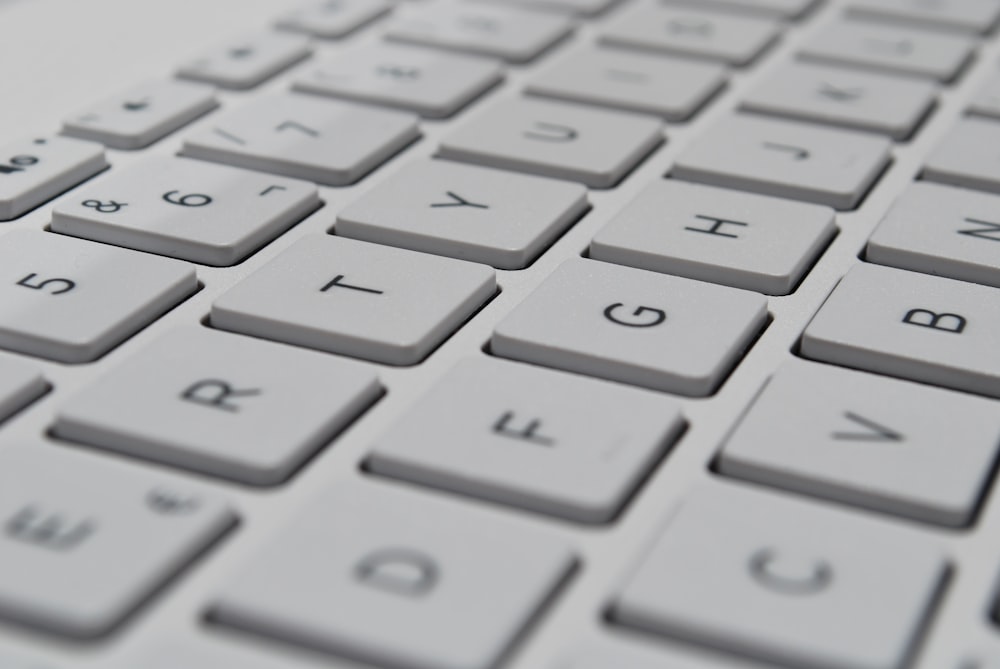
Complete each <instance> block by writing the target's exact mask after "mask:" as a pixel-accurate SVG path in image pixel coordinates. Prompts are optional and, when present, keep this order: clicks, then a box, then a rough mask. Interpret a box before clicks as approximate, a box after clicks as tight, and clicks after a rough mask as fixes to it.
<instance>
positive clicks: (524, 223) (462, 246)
mask: <svg viewBox="0 0 1000 669" xmlns="http://www.w3.org/2000/svg"><path fill="white" fill-rule="evenodd" d="M587 207H588V204H587V190H586V189H585V188H584V187H583V186H580V185H579V184H573V183H567V182H564V181H556V180H554V179H546V178H543V177H534V176H528V175H523V174H517V173H514V172H505V171H500V170H491V169H488V168H485V167H476V166H473V165H462V164H459V163H452V162H448V161H444V160H430V161H419V162H415V163H410V164H409V165H407V166H406V167H404V168H403V169H401V170H400V171H398V172H396V173H395V174H393V175H392V176H391V177H389V178H388V179H386V180H384V181H382V182H381V183H379V184H378V185H377V186H375V187H374V188H373V189H372V190H370V191H368V192H367V193H365V194H364V195H363V196H362V197H361V199H360V200H358V201H357V202H355V203H354V204H352V205H350V206H348V207H347V208H345V209H343V210H341V212H340V214H339V215H338V217H337V226H336V233H337V234H338V235H341V236H344V237H353V238H354V239H362V240H365V241H369V242H376V243H378V244H387V245H389V246H399V247H402V248H408V249H413V250H414V251H423V252H425V253H436V254H439V255H446V256H451V257H453V258H460V259H462V260H471V261H472V262H480V263H484V264H487V265H493V266H494V267H498V268H501V269H521V268H523V267H526V266H527V265H528V264H530V263H531V262H532V261H533V260H534V259H535V258H536V257H537V256H538V255H539V254H540V253H541V252H542V251H543V250H545V248H546V247H548V246H549V244H551V243H552V242H553V241H554V240H555V239H556V237H558V236H559V235H560V234H562V232H563V231H565V230H566V228H567V227H569V226H570V225H571V224H572V223H573V222H574V221H575V220H576V219H577V218H579V217H580V216H581V215H582V214H583V213H584V211H586V209H587Z"/></svg>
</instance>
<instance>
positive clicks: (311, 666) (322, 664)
mask: <svg viewBox="0 0 1000 669" xmlns="http://www.w3.org/2000/svg"><path fill="white" fill-rule="evenodd" d="M2 666H3V665H0V667H2ZM140 668H141V669H237V668H238V669H371V667H370V666H369V667H367V668H366V667H362V666H361V665H358V664H356V663H354V662H350V661H348V660H333V659H331V658H327V657H324V658H322V659H319V658H317V657H316V655H315V654H314V653H306V652H299V651H296V650H292V649H289V648H287V647H280V648H278V647H273V646H272V647H268V648H267V649H266V650H265V649H263V648H261V647H260V646H259V645H251V644H247V643H232V641H231V640H230V639H225V638H222V639H220V640H219V642H212V641H207V640H205V639H199V640H198V641H191V640H190V639H176V640H175V639H170V640H168V641H166V642H164V643H161V644H160V645H158V646H154V647H152V648H150V649H147V651H146V652H143V653H135V654H134V657H132V658H131V662H130V663H129V662H126V663H124V664H123V665H122V667H121V669H140ZM3 669H6V667H4V668H3ZM15 669H20V668H15ZM26 669H27V668H26ZM39 669H43V668H39Z"/></svg>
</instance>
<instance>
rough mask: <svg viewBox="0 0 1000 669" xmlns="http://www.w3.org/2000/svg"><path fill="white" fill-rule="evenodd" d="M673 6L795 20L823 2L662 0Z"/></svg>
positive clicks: (818, 0) (804, 0)
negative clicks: (723, 10) (722, 10)
mask: <svg viewBox="0 0 1000 669" xmlns="http://www.w3.org/2000/svg"><path fill="white" fill-rule="evenodd" d="M661 1H662V2H666V3H669V4H672V5H681V6H687V7H698V8H699V9H725V10H730V11H738V12H741V13H746V14H758V15H761V16H767V17H769V18H773V19H785V20H793V19H798V18H801V17H802V16H804V15H805V14H806V13H807V12H809V11H811V10H812V9H814V8H815V7H816V6H818V5H820V4H821V3H822V2H823V0H661Z"/></svg>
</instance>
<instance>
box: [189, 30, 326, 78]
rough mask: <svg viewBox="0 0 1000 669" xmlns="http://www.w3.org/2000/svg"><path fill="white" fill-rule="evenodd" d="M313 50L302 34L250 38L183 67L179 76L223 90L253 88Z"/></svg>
mask: <svg viewBox="0 0 1000 669" xmlns="http://www.w3.org/2000/svg"><path fill="white" fill-rule="evenodd" d="M310 51H311V49H310V47H309V40H308V39H307V38H306V37H303V36H300V35H289V34H288V33H273V32H267V33H260V34H257V35H248V36H246V37H244V38H243V39H239V40H233V41H231V42H229V43H227V44H226V45H225V46H223V47H221V48H218V49H214V50H212V51H209V52H208V53H205V54H203V55H201V56H199V57H198V58H196V59H194V60H192V61H190V62H189V63H187V64H185V65H183V66H181V68H180V70H178V71H177V76H179V77H182V78H184V79H193V80H194V81H203V82H206V83H209V84H214V85H216V86H220V87H222V88H233V89H246V88H253V87H254V86H257V85H258V84H262V83H264V82H265V81H267V80H268V79H270V78H271V77H273V76H274V75H276V74H278V73H279V72H281V71H282V70H285V69H287V68H289V67H291V66H292V65H294V64H295V63H297V62H299V61H300V60H303V59H305V58H307V57H308V56H309V53H310Z"/></svg>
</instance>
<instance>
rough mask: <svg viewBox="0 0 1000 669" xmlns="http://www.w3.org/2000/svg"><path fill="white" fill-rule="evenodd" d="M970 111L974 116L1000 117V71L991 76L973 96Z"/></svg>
mask: <svg viewBox="0 0 1000 669" xmlns="http://www.w3.org/2000/svg"><path fill="white" fill-rule="evenodd" d="M968 112H969V113H970V114H972V115H974V116H986V117H989V118H994V119H1000V72H997V73H995V74H993V75H991V76H990V78H989V79H987V80H986V83H985V84H983V87H982V88H980V89H979V93H977V94H976V96H975V97H973V98H972V103H971V104H970V106H969V109H968Z"/></svg>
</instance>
